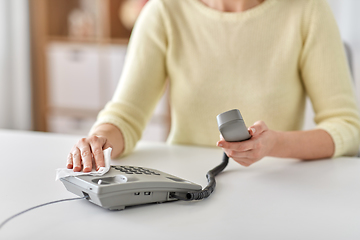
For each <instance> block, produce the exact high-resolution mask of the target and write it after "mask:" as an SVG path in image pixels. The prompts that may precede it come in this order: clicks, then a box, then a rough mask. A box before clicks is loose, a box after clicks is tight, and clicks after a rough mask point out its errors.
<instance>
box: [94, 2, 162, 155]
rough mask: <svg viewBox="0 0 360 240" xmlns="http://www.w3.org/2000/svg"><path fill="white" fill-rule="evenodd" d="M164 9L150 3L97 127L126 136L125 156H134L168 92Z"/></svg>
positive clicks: (141, 18) (143, 14)
mask: <svg viewBox="0 0 360 240" xmlns="http://www.w3.org/2000/svg"><path fill="white" fill-rule="evenodd" d="M163 9H164V7H163V5H162V2H161V1H159V0H152V1H149V2H148V3H147V4H146V5H145V6H144V8H143V10H142V12H141V14H140V16H139V18H138V19H137V22H136V24H135V26H134V29H133V31H132V34H131V37H130V41H129V46H128V51H127V55H126V60H125V65H124V68H123V72H122V75H121V78H120V81H119V84H118V86H117V88H116V91H115V94H114V96H113V98H112V100H111V101H110V102H108V103H107V104H106V106H105V108H104V109H103V110H102V111H101V112H100V113H99V115H98V118H97V121H96V122H95V124H94V126H93V127H92V129H91V130H90V133H92V132H93V131H94V129H95V127H96V126H98V125H100V124H103V123H110V124H113V125H115V126H116V127H118V128H119V129H120V131H121V132H122V134H123V137H124V142H125V146H124V152H123V155H126V154H128V153H130V152H131V151H132V150H133V148H134V147H135V145H136V143H137V141H138V140H139V139H140V138H141V135H142V132H143V129H144V128H145V126H146V123H147V121H148V120H149V118H150V117H151V114H152V111H153V110H154V108H155V106H156V103H157V102H158V100H159V99H160V98H161V96H162V94H163V93H164V89H165V82H166V75H167V74H166V64H165V61H166V60H165V55H166V49H167V34H166V29H165V24H164V11H163Z"/></svg>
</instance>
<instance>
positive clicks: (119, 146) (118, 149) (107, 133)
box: [91, 123, 124, 158]
mask: <svg viewBox="0 0 360 240" xmlns="http://www.w3.org/2000/svg"><path fill="white" fill-rule="evenodd" d="M91 135H95V136H103V137H105V138H106V139H107V140H108V141H109V143H110V144H111V146H112V147H113V150H112V152H111V157H112V158H116V157H118V156H119V155H120V154H121V153H122V152H123V151H124V137H123V135H122V133H121V131H120V129H119V128H117V127H116V126H114V125H112V124H109V123H105V124H101V125H99V126H97V127H96V128H95V130H94V131H92V133H91Z"/></svg>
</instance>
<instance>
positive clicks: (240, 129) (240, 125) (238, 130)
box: [171, 109, 251, 201]
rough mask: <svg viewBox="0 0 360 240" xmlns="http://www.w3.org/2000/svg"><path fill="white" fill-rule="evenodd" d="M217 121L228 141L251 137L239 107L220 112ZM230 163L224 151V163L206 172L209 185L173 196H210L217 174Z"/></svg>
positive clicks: (195, 198) (197, 197) (179, 197)
mask: <svg viewBox="0 0 360 240" xmlns="http://www.w3.org/2000/svg"><path fill="white" fill-rule="evenodd" d="M216 119H217V123H218V128H219V131H220V132H221V135H222V136H223V138H224V139H225V141H227V142H240V141H245V140H248V139H250V138H251V135H250V134H249V132H248V130H247V128H246V125H245V122H244V120H243V118H242V116H241V113H240V111H239V110H238V109H233V110H230V111H227V112H224V113H221V114H219V115H218V116H217V117H216ZM228 163H229V157H228V156H227V155H226V154H225V153H224V154H223V159H222V163H221V164H220V165H218V166H217V167H215V168H213V169H212V170H210V171H209V172H208V173H207V174H206V178H207V180H208V185H207V186H206V187H205V188H204V189H203V190H200V191H192V192H188V193H173V194H172V195H171V196H172V197H174V198H177V199H180V200H185V201H190V200H201V199H204V198H207V197H209V196H210V194H211V193H212V192H213V191H214V189H215V186H216V181H215V176H216V175H218V174H219V173H220V172H221V171H222V170H224V169H225V167H226V166H227V165H228Z"/></svg>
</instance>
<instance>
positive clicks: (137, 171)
mask: <svg viewBox="0 0 360 240" xmlns="http://www.w3.org/2000/svg"><path fill="white" fill-rule="evenodd" d="M111 167H112V168H114V169H116V170H118V171H120V172H123V173H125V174H146V175H156V176H159V175H160V174H159V173H157V172H155V171H152V170H149V169H146V168H142V167H133V166H111Z"/></svg>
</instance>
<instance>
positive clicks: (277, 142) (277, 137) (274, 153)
mask: <svg viewBox="0 0 360 240" xmlns="http://www.w3.org/2000/svg"><path fill="white" fill-rule="evenodd" d="M271 131H272V134H273V138H272V139H273V147H272V149H271V150H270V154H269V155H270V156H271V157H280V153H281V149H282V147H281V146H282V142H283V139H284V132H280V131H273V130H271Z"/></svg>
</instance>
